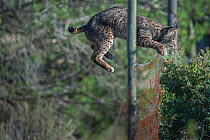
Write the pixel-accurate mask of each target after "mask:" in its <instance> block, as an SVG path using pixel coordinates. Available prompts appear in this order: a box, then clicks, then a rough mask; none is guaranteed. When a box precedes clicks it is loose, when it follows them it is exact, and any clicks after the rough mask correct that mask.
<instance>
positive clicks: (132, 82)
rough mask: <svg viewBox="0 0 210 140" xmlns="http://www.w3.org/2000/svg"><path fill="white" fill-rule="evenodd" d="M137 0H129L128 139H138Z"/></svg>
mask: <svg viewBox="0 0 210 140" xmlns="http://www.w3.org/2000/svg"><path fill="white" fill-rule="evenodd" d="M136 5H137V2H136V0H128V17H127V20H128V22H127V52H128V140H137V134H136V132H137V131H136V130H137V117H136V115H137V106H136V69H135V64H136Z"/></svg>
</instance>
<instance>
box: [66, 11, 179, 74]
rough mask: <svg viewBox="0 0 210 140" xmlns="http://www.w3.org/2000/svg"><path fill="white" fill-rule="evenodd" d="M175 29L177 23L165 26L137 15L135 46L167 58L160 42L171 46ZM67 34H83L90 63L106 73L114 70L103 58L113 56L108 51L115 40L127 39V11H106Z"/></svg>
mask: <svg viewBox="0 0 210 140" xmlns="http://www.w3.org/2000/svg"><path fill="white" fill-rule="evenodd" d="M177 28H178V26H177V25H176V24H175V26H173V27H172V26H164V25H162V24H160V23H158V22H155V21H153V20H151V19H149V18H146V17H143V16H137V46H141V47H147V48H154V49H156V50H157V52H158V53H159V54H161V55H166V54H167V50H166V47H165V46H164V45H162V44H161V43H166V44H168V45H170V46H174V45H175V36H176V32H175V30H176V29H177ZM68 31H69V32H70V33H73V34H78V33H81V32H84V33H85V35H86V37H87V39H88V40H89V41H91V43H92V45H91V48H92V49H93V50H94V52H93V55H92V56H91V59H92V61H93V62H94V63H96V64H97V65H99V66H101V67H102V68H104V69H106V70H107V71H109V72H114V68H113V67H111V66H110V65H109V64H107V63H106V62H105V61H104V60H103V59H102V58H103V56H105V57H107V58H108V59H113V55H112V54H111V53H110V52H108V50H109V49H110V48H111V46H112V45H113V40H114V39H115V38H116V37H118V38H122V39H126V36H127V34H126V33H127V8H124V7H113V8H110V9H107V10H105V11H102V12H100V13H98V14H96V15H95V16H93V17H92V18H91V19H90V21H89V22H88V23H87V24H86V25H84V26H81V27H79V28H73V27H69V28H68Z"/></svg>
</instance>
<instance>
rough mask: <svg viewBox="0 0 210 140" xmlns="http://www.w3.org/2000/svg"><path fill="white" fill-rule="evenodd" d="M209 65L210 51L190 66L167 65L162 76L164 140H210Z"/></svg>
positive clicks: (161, 110) (162, 125) (194, 60)
mask: <svg viewBox="0 0 210 140" xmlns="http://www.w3.org/2000/svg"><path fill="white" fill-rule="evenodd" d="M209 65H210V49H207V50H206V51H205V52H204V51H203V52H202V53H201V54H200V55H199V56H198V57H197V58H195V59H193V60H192V62H190V63H189V64H174V63H173V62H172V61H168V62H166V64H165V68H164V70H163V75H162V76H161V84H162V87H163V90H164V95H162V99H161V105H160V112H161V116H162V121H161V128H160V132H159V135H160V138H161V139H177V138H178V139H180V138H188V139H189V138H190V139H192V138H196V137H197V138H198V137H200V138H204V139H205V138H209V136H210V87H209V85H210V71H209ZM192 131H193V132H192Z"/></svg>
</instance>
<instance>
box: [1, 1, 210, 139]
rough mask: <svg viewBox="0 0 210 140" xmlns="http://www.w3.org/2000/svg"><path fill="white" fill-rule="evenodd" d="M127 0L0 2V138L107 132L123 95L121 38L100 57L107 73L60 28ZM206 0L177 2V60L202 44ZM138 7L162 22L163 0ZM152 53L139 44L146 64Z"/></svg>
mask: <svg viewBox="0 0 210 140" xmlns="http://www.w3.org/2000/svg"><path fill="white" fill-rule="evenodd" d="M126 4H127V1H125V0H59V1H58V0H33V1H31V0H0V13H1V15H0V17H1V18H0V139H6V140H11V139H18V140H22V139H47V140H53V139H55V140H57V139H60V140H66V139H72V140H74V139H84V140H89V139H101V140H103V139H104V140H105V139H110V138H111V137H112V133H113V124H114V121H115V118H116V116H117V113H118V110H119V108H120V106H121V104H122V103H123V102H125V100H126V94H127V80H126V79H127V65H126V64H127V60H126V58H127V56H126V55H127V53H126V42H125V40H121V39H116V40H115V42H114V45H113V47H112V48H111V52H112V53H113V54H114V55H115V58H114V60H112V61H110V60H107V61H108V63H110V64H111V65H112V66H113V67H115V73H113V74H110V73H108V72H106V71H105V70H103V69H101V68H100V67H98V66H97V65H95V64H94V63H93V62H92V61H91V59H90V56H91V54H92V50H91V49H90V43H89V42H88V40H87V39H86V38H85V36H84V34H78V35H72V34H69V33H68V31H67V28H68V26H69V25H71V26H74V27H77V26H81V25H84V24H86V23H87V21H88V20H89V19H90V18H91V17H92V16H93V15H95V14H96V13H98V12H100V11H102V10H105V9H107V8H110V7H114V6H124V7H126V6H127V5H126ZM209 5H210V2H209V1H208V0H191V1H185V0H179V1H178V14H177V15H178V16H177V19H178V26H179V29H178V42H179V48H181V49H182V50H183V52H184V56H183V57H182V59H181V61H182V62H184V63H188V61H191V58H193V57H196V56H197V52H198V50H199V48H204V47H206V46H208V45H209V42H210V41H209V36H210V24H209V23H210V12H209V11H210V7H209ZM137 13H138V15H142V16H146V17H149V18H152V19H154V20H155V21H157V22H160V23H162V24H164V25H167V1H166V0H138V12H137ZM155 53H156V52H155V51H154V50H152V49H148V48H138V52H137V59H138V62H139V63H146V62H148V61H149V60H151V59H152V58H153V57H154V55H155ZM208 59H209V57H208ZM208 63H209V60H208ZM207 71H209V69H207ZM151 73H152V72H150V73H149V75H150V74H151ZM147 74H148V73H147ZM142 80H145V73H144V72H142V74H139V75H138V86H139V87H140V86H141V87H142V85H141V83H142ZM207 93H208V94H209V87H208V92H207ZM208 97H209V96H208ZM208 100H209V98H208ZM163 112H164V110H163ZM166 112H167V111H166ZM208 113H209V112H208ZM163 118H164V117H163ZM208 119H209V118H208ZM165 123H167V122H165ZM116 129H117V130H116V131H117V132H118V136H117V139H125V138H126V136H125V135H126V133H125V131H126V128H125V127H124V126H123V125H119V126H118V127H117V128H116ZM163 131H165V132H166V133H167V131H168V130H163ZM180 131H181V130H180Z"/></svg>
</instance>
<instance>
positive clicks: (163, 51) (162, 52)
mask: <svg viewBox="0 0 210 140" xmlns="http://www.w3.org/2000/svg"><path fill="white" fill-rule="evenodd" d="M157 52H158V53H159V54H161V55H163V56H165V55H167V54H168V53H167V49H166V47H164V46H163V47H162V48H158V49H157Z"/></svg>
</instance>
